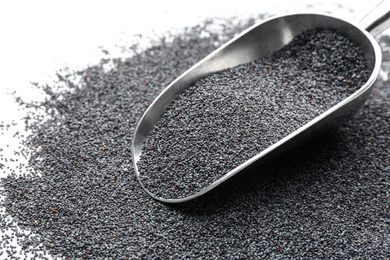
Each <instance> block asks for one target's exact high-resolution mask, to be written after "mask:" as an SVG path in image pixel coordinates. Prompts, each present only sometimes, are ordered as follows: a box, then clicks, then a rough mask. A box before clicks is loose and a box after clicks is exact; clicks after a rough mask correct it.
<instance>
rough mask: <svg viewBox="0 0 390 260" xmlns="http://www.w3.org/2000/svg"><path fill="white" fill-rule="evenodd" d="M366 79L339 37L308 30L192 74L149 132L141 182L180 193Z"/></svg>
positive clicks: (356, 55)
mask: <svg viewBox="0 0 390 260" xmlns="http://www.w3.org/2000/svg"><path fill="white" fill-rule="evenodd" d="M367 79H368V75H367V70H366V62H365V59H364V57H363V56H362V53H361V51H360V49H359V48H358V47H357V46H355V44H354V43H353V42H352V41H351V40H350V39H349V38H348V37H346V36H344V35H341V34H340V33H337V32H334V31H329V30H323V29H321V30H311V31H307V32H304V33H302V34H300V35H298V36H297V37H295V38H294V39H293V40H292V42H291V43H289V44H288V45H286V46H285V47H284V48H282V49H281V50H280V51H277V52H275V53H273V54H271V55H269V56H266V57H264V58H261V59H259V60H256V61H254V62H252V63H248V64H244V65H241V66H238V67H235V68H232V69H227V70H224V71H221V72H219V73H216V74H213V75H211V76H209V77H207V78H204V79H201V80H199V81H197V82H196V83H195V84H193V85H192V86H190V87H189V88H188V89H186V91H184V93H183V94H181V95H180V96H179V97H178V98H176V99H175V100H174V102H173V103H172V104H171V105H170V106H169V107H168V109H167V111H166V112H165V113H164V114H163V116H162V118H161V119H160V121H159V122H158V124H157V125H156V127H155V129H154V130H153V131H152V132H151V134H150V136H149V138H148V139H147V141H146V144H145V146H144V152H143V154H142V156H141V159H140V162H139V164H138V166H139V171H140V177H141V181H142V182H143V183H144V185H145V187H146V188H147V189H148V190H150V191H151V192H152V193H154V194H156V195H157V196H159V197H163V198H182V197H186V196H188V195H191V194H193V193H196V192H198V191H200V190H201V189H203V188H205V187H207V186H208V185H210V184H211V183H213V182H214V181H216V180H217V179H219V178H220V177H222V176H223V175H224V174H226V173H227V172H229V171H230V170H232V169H234V168H235V167H236V166H238V165H240V164H242V163H243V162H245V161H246V160H248V159H250V158H251V157H253V156H255V155H256V154H258V153H259V152H261V151H262V150H264V149H265V148H267V147H269V146H270V145H272V144H274V143H275V142H277V141H278V140H280V139H282V138H283V137H285V136H287V135H288V134H290V133H291V132H293V131H294V130H296V129H298V128H299V127H300V126H303V125H304V124H306V123H307V122H309V121H310V120H312V119H314V118H315V117H316V116H318V115H320V114H321V113H323V112H324V111H326V110H327V109H329V108H331V107H332V106H334V105H336V104H337V103H339V102H340V101H341V100H343V99H345V98H346V97H348V96H349V95H350V94H352V93H353V92H355V91H356V90H357V89H358V88H360V87H361V86H362V85H363V84H364V83H365V82H366V81H367Z"/></svg>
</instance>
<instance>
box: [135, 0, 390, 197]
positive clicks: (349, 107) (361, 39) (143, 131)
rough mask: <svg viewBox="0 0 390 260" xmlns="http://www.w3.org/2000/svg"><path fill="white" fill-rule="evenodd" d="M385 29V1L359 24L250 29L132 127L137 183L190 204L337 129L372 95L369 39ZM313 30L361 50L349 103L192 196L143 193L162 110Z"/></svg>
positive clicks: (275, 22)
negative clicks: (360, 68)
mask: <svg viewBox="0 0 390 260" xmlns="http://www.w3.org/2000/svg"><path fill="white" fill-rule="evenodd" d="M389 26H390V3H389V1H383V2H381V3H380V4H379V5H378V6H377V7H376V8H375V9H374V10H373V11H372V12H371V13H369V14H368V15H367V16H366V17H365V18H364V19H363V20H362V21H361V22H360V23H359V24H358V25H355V24H353V23H350V22H347V21H345V20H343V19H341V18H337V17H334V16H331V15H327V14H320V13H298V14H289V15H283V16H276V17H272V18H270V19H267V20H265V21H263V22H261V23H259V24H256V25H254V26H252V27H250V28H248V29H247V30H245V31H244V32H242V33H241V34H240V35H239V36H237V37H236V38H234V39H232V40H231V41H229V42H228V43H226V44H225V45H223V46H222V47H220V48H219V49H217V50H216V51H214V52H213V53H211V54H210V55H208V56H207V57H206V58H204V59H203V60H201V61H200V62H198V63H197V64H196V65H194V66H193V67H192V68H190V69H189V70H187V71H186V72H185V73H183V74H182V75H181V76H180V77H178V78H177V79H176V80H175V81H173V82H172V83H171V84H170V85H169V86H168V87H167V88H166V89H164V91H163V92H162V93H161V94H160V95H159V96H158V97H157V98H156V99H155V100H154V101H153V103H152V104H151V105H150V106H149V108H148V109H147V110H146V112H145V114H144V115H143V116H142V118H141V119H140V121H139V122H138V125H137V126H136V129H135V133H134V137H133V144H132V155H133V163H134V169H135V173H136V175H137V178H138V181H139V183H140V184H141V186H142V187H143V189H144V190H145V191H146V192H147V193H148V194H149V195H150V196H152V197H153V198H155V199H157V200H159V201H162V202H168V203H180V202H185V201H189V200H192V199H194V198H197V197H199V196H201V195H203V194H205V193H206V192H208V191H210V190H212V189H213V188H215V187H216V186H218V185H219V184H221V183H223V182H224V181H226V180H228V179H229V178H231V177H232V176H234V175H236V174H237V173H239V172H241V171H243V170H244V169H246V168H248V167H249V166H250V165H252V164H254V163H261V162H264V161H265V160H269V159H270V157H273V156H276V155H277V154H281V153H283V152H284V151H286V150H289V149H291V147H295V146H297V145H299V144H301V143H303V142H304V141H306V140H308V139H309V138H310V137H312V136H315V135H318V134H319V133H320V132H322V131H324V130H326V129H328V128H329V127H331V126H335V125H336V126H337V125H339V124H340V123H341V122H342V121H343V119H344V118H345V117H349V116H350V115H351V114H353V112H355V111H356V110H357V109H358V108H359V107H360V106H361V105H362V104H363V103H364V101H365V100H366V99H367V97H368V95H369V93H370V90H371V89H372V88H373V84H374V82H375V80H376V78H377V76H378V74H379V70H380V66H381V62H382V54H381V50H380V47H379V45H378V43H377V42H376V41H375V39H374V37H373V36H375V35H377V34H379V33H380V32H382V31H383V30H384V29H386V28H388V27H389ZM316 28H322V29H332V30H336V31H338V32H340V33H343V34H345V35H347V36H348V37H349V38H350V39H351V40H352V41H353V42H355V44H356V45H357V46H359V47H360V49H361V50H362V51H363V55H364V57H365V58H366V60H367V66H368V68H367V69H368V73H369V75H370V76H369V79H368V80H367V82H366V83H365V84H364V85H363V86H361V87H360V88H359V89H358V90H357V91H356V92H355V93H353V94H352V95H350V96H349V97H348V98H346V99H344V100H343V101H341V102H340V103H338V104H337V105H335V106H333V107H332V108H330V109H329V110H327V111H325V112H324V113H322V114H321V115H320V116H318V117H316V118H314V119H313V120H311V121H310V122H309V123H307V124H305V125H303V126H301V127H300V128H298V129H297V130H295V131H294V132H292V133H291V134H289V135H288V136H286V137H285V138H283V139H281V140H279V141H278V142H276V143H275V144H273V145H271V146H269V147H268V148H267V149H265V150H263V151H262V152H260V153H259V154H257V155H256V156H254V157H252V158H251V159H249V160H247V161H245V162H244V163H242V164H241V165H239V166H238V167H236V168H234V169H232V170H231V171H229V172H228V173H227V174H225V175H224V176H223V177H221V178H220V179H218V180H216V181H214V182H213V183H212V184H211V185H209V186H207V187H206V188H203V189H202V190H200V191H199V192H197V193H195V194H192V195H190V196H188V197H184V198H179V199H170V198H161V197H158V196H156V195H155V194H153V193H152V192H150V191H149V190H147V189H146V188H145V186H144V185H143V183H142V181H141V179H140V176H139V174H140V173H139V171H138V167H137V162H138V161H139V159H140V155H141V153H142V146H143V144H144V141H145V140H146V139H147V138H148V136H149V134H150V132H151V131H152V130H153V128H154V126H155V124H156V123H157V122H158V120H159V119H160V117H161V116H162V114H163V113H164V112H165V110H166V108H167V107H168V106H169V105H170V104H171V102H172V101H173V100H174V99H175V98H176V97H177V96H178V95H180V93H182V92H183V90H184V89H185V88H187V87H188V86H190V84H191V83H194V82H196V81H197V80H199V79H201V78H204V77H206V76H208V75H210V74H213V73H215V72H218V71H221V70H224V69H227V68H230V67H235V66H237V65H240V64H244V63H248V62H251V61H254V60H257V59H259V58H261V57H264V56H266V55H269V54H271V53H272V52H274V51H277V50H279V49H281V48H282V47H283V46H285V45H286V44H288V43H289V42H290V41H291V40H292V39H293V38H294V37H295V36H297V35H299V34H301V33H303V32H304V31H307V30H311V29H316Z"/></svg>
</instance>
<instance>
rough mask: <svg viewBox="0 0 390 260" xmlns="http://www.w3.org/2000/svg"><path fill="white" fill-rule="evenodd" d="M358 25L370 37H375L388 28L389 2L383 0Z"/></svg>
mask: <svg viewBox="0 0 390 260" xmlns="http://www.w3.org/2000/svg"><path fill="white" fill-rule="evenodd" d="M359 25H360V26H362V27H363V28H365V29H366V30H367V31H368V32H369V33H370V34H371V35H372V36H376V35H378V34H380V33H381V32H383V31H384V30H386V29H387V28H390V1H389V0H383V1H382V2H380V3H379V4H378V5H377V6H376V7H375V8H374V9H373V10H372V11H371V12H369V13H368V14H367V15H366V16H365V17H364V18H363V19H362V20H361V21H360V22H359Z"/></svg>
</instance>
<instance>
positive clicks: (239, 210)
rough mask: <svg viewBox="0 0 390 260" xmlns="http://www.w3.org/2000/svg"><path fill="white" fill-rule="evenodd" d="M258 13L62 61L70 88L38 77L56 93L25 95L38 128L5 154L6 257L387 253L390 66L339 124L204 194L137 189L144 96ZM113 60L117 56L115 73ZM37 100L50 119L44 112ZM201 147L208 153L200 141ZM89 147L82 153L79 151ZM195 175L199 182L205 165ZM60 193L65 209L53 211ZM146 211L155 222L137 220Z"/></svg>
mask: <svg viewBox="0 0 390 260" xmlns="http://www.w3.org/2000/svg"><path fill="white" fill-rule="evenodd" d="M261 18H262V17H261ZM253 22H254V21H253V20H250V21H242V22H241V23H238V22H237V20H234V19H221V20H218V19H213V20H207V21H205V22H204V23H202V24H200V25H197V26H195V27H192V28H187V29H186V30H185V31H183V32H181V33H178V34H174V33H172V35H170V37H168V38H169V39H168V38H166V39H164V38H163V37H160V38H159V39H161V40H160V41H158V42H155V43H154V45H153V46H152V47H151V48H148V49H147V50H144V51H141V50H138V51H137V52H135V53H136V54H135V55H134V56H133V57H131V58H128V59H119V58H118V59H112V60H107V59H103V60H102V61H101V63H99V64H96V65H95V66H90V67H88V68H85V69H83V70H81V71H79V72H75V73H73V72H72V73H66V72H59V77H60V83H63V84H64V85H67V86H68V87H66V88H62V89H58V90H57V89H56V86H57V85H58V84H59V83H58V82H55V83H53V84H52V85H51V86H46V85H44V86H39V85H37V86H36V87H37V88H41V89H43V90H44V91H46V92H47V93H48V99H47V100H46V101H42V102H37V103H34V104H23V102H22V101H20V102H21V103H20V104H21V108H25V109H26V112H28V114H27V117H26V127H27V128H28V130H29V132H31V133H32V135H29V134H28V137H27V139H26V140H25V141H23V140H22V139H20V138H21V137H20V135H17V136H15V138H17V139H19V140H21V151H16V152H21V153H20V154H15V155H14V156H13V157H12V158H7V156H6V155H4V154H3V153H0V161H1V165H4V166H3V167H2V169H1V171H2V172H5V174H6V175H7V176H6V177H4V178H2V179H1V182H0V194H1V204H2V207H3V208H4V211H0V229H1V231H2V232H3V233H0V254H1V257H0V258H2V259H18V258H19V259H31V258H32V259H48V258H49V259H50V258H52V259H57V258H61V259H138V258H141V257H144V258H145V259H177V258H178V259H216V258H220V259H292V258H298V259H300V258H302V259H351V258H353V259H386V258H388V255H390V247H389V242H388V237H389V230H390V228H389V221H388V220H389V219H390V215H389V214H390V213H389V211H390V209H389V203H388V202H389V197H388V195H389V194H388V183H390V175H389V174H388V170H387V169H390V162H389V154H390V136H389V131H388V129H389V128H390V125H389V124H390V87H389V82H388V81H384V80H383V79H380V80H379V81H378V84H377V86H376V91H375V92H374V95H373V96H372V97H371V98H370V99H369V100H368V102H367V103H366V104H365V107H364V108H363V109H362V110H361V111H359V112H358V113H357V114H356V117H355V118H354V120H351V121H349V122H346V123H345V125H343V126H342V127H341V128H340V129H339V130H338V131H337V132H335V133H330V134H328V135H326V136H322V137H321V138H320V139H318V140H316V141H313V142H311V143H310V144H308V145H306V146H305V147H303V148H301V149H298V150H294V152H292V153H289V154H286V155H285V156H283V157H281V158H278V160H276V161H272V162H270V163H269V164H268V165H264V166H263V167H262V168H261V169H259V170H258V171H257V170H255V171H254V172H253V174H250V175H249V174H248V175H245V176H242V177H241V178H239V179H237V180H235V181H234V182H232V183H230V184H226V186H223V187H220V188H219V189H218V190H216V191H215V192H212V193H210V194H207V195H205V197H202V198H200V199H199V200H196V201H193V202H191V203H188V204H183V205H175V206H172V205H166V204H163V203H159V202H156V201H155V200H153V199H151V198H150V197H149V196H147V195H145V193H144V192H143V190H142V189H141V188H140V186H139V184H138V182H137V180H136V177H135V174H134V170H133V169H132V161H131V151H130V147H131V141H132V140H131V138H132V134H133V131H134V125H135V124H136V122H137V121H138V119H139V118H140V116H142V113H143V112H144V110H145V109H146V107H147V105H148V104H149V103H150V102H152V101H153V99H154V98H155V97H156V95H157V94H158V93H160V92H161V90H162V89H163V88H164V87H165V86H166V85H168V84H169V83H170V82H171V81H172V80H174V79H175V78H176V77H178V76H179V75H180V74H181V73H182V72H184V71H183V70H185V69H186V68H189V67H190V66H192V65H193V64H194V62H196V61H198V60H200V59H202V58H203V57H204V56H206V55H207V54H208V53H210V52H212V51H213V50H214V49H215V47H216V44H222V43H224V42H225V41H227V40H228V39H230V38H232V37H233V36H234V35H235V34H237V33H239V32H241V31H242V30H243V29H245V28H247V27H248V26H250V25H251V24H253ZM215 28H217V30H216V29H215ZM205 34H206V35H208V37H201V35H205ZM378 39H379V40H380V43H381V46H382V47H383V53H384V59H383V60H384V64H383V70H384V71H390V62H389V61H390V37H388V36H383V37H380V38H378ZM20 62H23V60H20ZM107 62H112V64H113V66H112V69H110V71H108V72H107V71H106V70H105V69H104V64H105V63H107ZM276 71H278V70H277V69H276ZM283 71H284V72H285V70H283ZM78 78H81V81H78V80H77V79H78ZM73 79H74V80H73ZM144 79H148V84H143V80H144ZM215 83H216V82H215ZM124 84H125V85H126V86H127V87H126V88H124V87H122V86H123V85H124ZM215 85H217V84H215ZM317 85H319V82H317ZM146 86H147V87H146ZM291 92H292V93H293V91H291ZM317 93H318V91H317ZM229 98H230V97H229ZM254 98H255V97H254ZM231 100H234V97H233V96H232V97H231ZM29 107H30V108H29ZM31 108H32V109H31ZM40 108H41V109H42V110H43V112H44V113H45V119H44V118H43V117H39V116H38V113H36V112H35V109H40ZM92 108H93V109H94V111H93V113H91V114H89V112H91V110H92ZM31 110H32V111H33V112H31ZM50 111H55V113H50ZM202 111H203V109H201V110H200V112H202ZM266 112H271V111H266ZM183 113H184V112H183V110H182V113H181V114H183ZM261 114H262V113H261ZM268 114H269V116H271V115H272V113H268ZM195 118H196V117H195ZM282 121H284V122H287V118H286V119H283V120H282ZM214 122H215V121H214ZM230 123H231V124H233V123H234V122H230ZM6 124H7V123H4V122H0V129H1V131H9V130H7V126H6ZM206 125H207V124H206ZM257 128H258V127H257ZM210 129H216V128H214V127H213V128H210ZM210 129H209V130H210ZM385 129H387V130H385ZM216 130H218V131H216V132H217V133H218V132H219V131H220V129H219V128H218V129H216ZM248 131H257V130H255V129H252V128H250V129H248ZM283 131H284V130H283ZM42 134H46V135H47V138H45V139H43V138H41V136H42ZM207 134H210V131H207ZM26 136H27V135H26ZM240 138H241V137H231V139H229V142H228V143H229V144H234V145H235V144H236V143H234V142H233V140H234V139H236V140H240ZM79 139H82V142H79V141H78V140H79ZM102 142H104V143H105V146H102V145H101V143H102ZM369 142H370V143H371V144H372V145H367V143H369ZM238 144H239V142H238V143H237V145H238ZM246 146H247V147H248V148H250V147H251V146H250V145H246ZM40 147H42V148H43V149H42V150H39V148H40ZM106 147H108V149H109V150H110V152H109V153H107V154H106V153H103V151H104V150H105V149H106ZM163 147H164V148H167V151H169V150H170V148H169V147H170V146H161V147H160V148H161V149H162V148H163ZM24 155H28V157H29V158H31V160H30V161H29V162H28V165H25V166H26V170H24V168H22V169H19V168H18V169H14V168H9V167H10V166H9V163H10V160H11V159H15V158H18V157H22V156H24ZM196 155H198V156H199V158H198V159H197V160H198V161H201V162H204V161H205V159H204V158H203V156H204V154H203V153H201V152H200V151H197V152H196ZM9 157H11V156H9ZM81 157H85V159H84V160H82V161H80V163H77V162H78V161H79V159H80V158H81ZM194 157H195V156H194ZM210 158H215V159H216V160H219V158H218V156H211V157H210ZM175 160H176V161H178V160H177V158H175ZM175 160H174V161H173V162H172V163H174V162H175ZM206 161H207V160H206ZM221 162H222V161H221ZM167 165H168V164H167ZM162 167H165V166H162ZM216 167H218V165H216ZM346 169H349V171H348V172H347V171H346ZM365 173H367V174H368V175H366V176H364V174H365ZM359 175H362V176H363V178H361V179H360V178H359ZM112 180H115V181H118V184H117V185H112V184H113V181H112ZM174 180H175V181H178V179H177V178H174ZM199 180H200V182H204V181H205V180H206V175H204V176H200V178H199ZM359 181H360V182H359ZM176 184H177V183H172V185H176ZM178 187H179V188H180V187H181V188H183V187H182V186H180V185H178ZM184 189H185V188H184ZM194 189H197V188H196V187H194ZM336 194H337V195H338V196H339V197H338V198H336V197H335V195H336ZM26 195H28V196H29V198H28V199H27V198H26ZM53 205H56V208H57V210H55V211H53V210H51V209H52V207H53ZM141 211H142V212H143V213H142V218H145V219H147V221H143V222H142V221H140V219H142V218H140V212H141ZM10 217H12V218H10ZM326 227H332V232H328V231H327V230H326ZM65 229H68V231H67V232H64V230H65ZM113 236H116V238H120V239H115V238H113ZM286 237H289V239H286ZM357 240H361V241H364V243H363V242H362V243H356V241H357ZM202 241H207V243H202ZM14 244H18V245H19V246H20V250H19V249H18V250H16V249H13V248H12V247H13V245H14ZM189 247H191V248H192V249H190V248H189ZM279 247H280V248H281V249H282V250H280V251H278V248H279Z"/></svg>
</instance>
